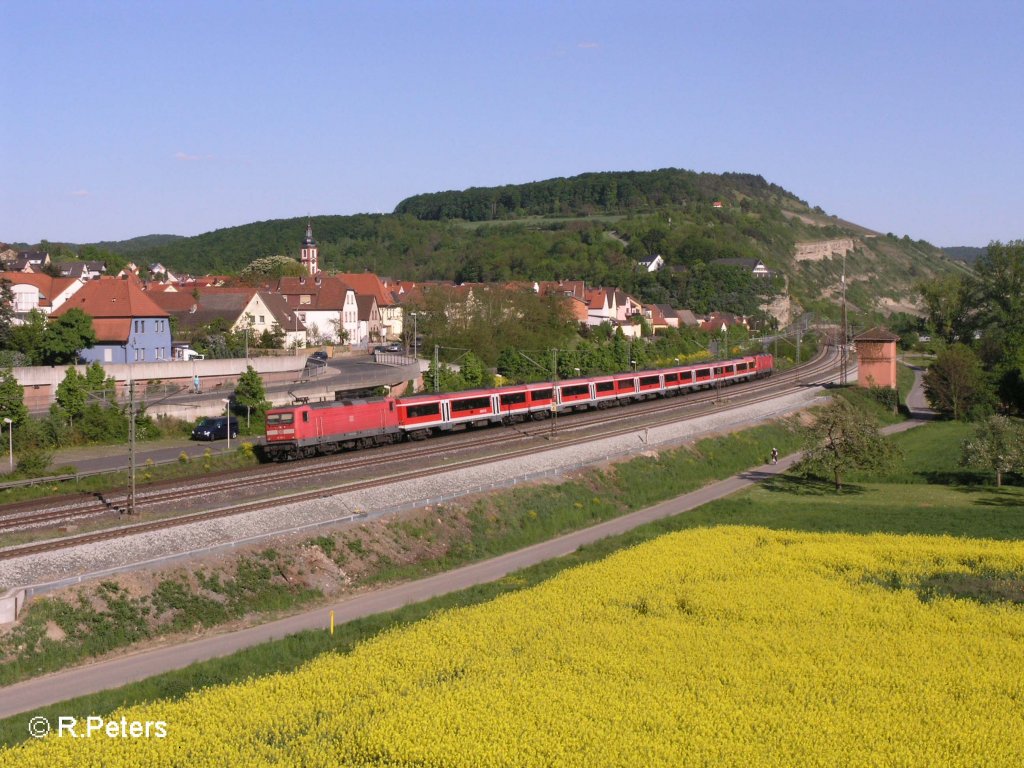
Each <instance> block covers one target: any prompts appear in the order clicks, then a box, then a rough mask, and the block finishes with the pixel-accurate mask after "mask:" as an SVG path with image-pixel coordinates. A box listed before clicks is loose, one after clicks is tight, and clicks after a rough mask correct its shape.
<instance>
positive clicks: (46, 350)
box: [39, 307, 96, 365]
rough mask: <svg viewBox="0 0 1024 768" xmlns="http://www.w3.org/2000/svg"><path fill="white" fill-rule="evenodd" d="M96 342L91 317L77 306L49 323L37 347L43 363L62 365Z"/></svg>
mask: <svg viewBox="0 0 1024 768" xmlns="http://www.w3.org/2000/svg"><path fill="white" fill-rule="evenodd" d="M95 344H96V332H95V331H94V330H93V328H92V318H91V317H89V315H87V314H85V312H83V311H82V310H80V309H78V308H77V307H75V308H73V309H69V310H68V311H67V312H66V313H64V314H63V315H61V316H60V317H59V318H57V320H56V321H54V322H52V323H50V325H49V326H48V327H47V329H46V333H44V334H43V337H42V341H41V344H40V348H39V353H40V356H41V358H42V364H43V365H64V364H65V363H74V362H76V361H77V360H78V357H79V352H81V350H83V349H89V348H91V347H93V346H95Z"/></svg>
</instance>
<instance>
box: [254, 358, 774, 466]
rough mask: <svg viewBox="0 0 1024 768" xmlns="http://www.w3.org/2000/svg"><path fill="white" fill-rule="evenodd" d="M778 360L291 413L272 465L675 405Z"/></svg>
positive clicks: (272, 428)
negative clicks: (672, 399) (561, 416)
mask: <svg viewBox="0 0 1024 768" xmlns="http://www.w3.org/2000/svg"><path fill="white" fill-rule="evenodd" d="M772 369H773V359H772V356H771V355H749V356H747V357H740V358H736V359H734V360H720V361H714V362H708V363H698V364H696V365H684V366H676V367H673V368H662V369H658V370H648V371H635V372H631V373H614V374H607V375H604V376H587V377H583V378H575V379H565V380H563V381H557V382H544V383H534V384H516V385H511V386H506V387H493V388H491V389H475V390H470V391H466V392H448V393H443V394H421V395H411V396H409V397H397V398H396V397H378V398H370V399H366V400H340V401H336V402H323V403H312V404H307V405H290V406H284V407H281V408H273V409H271V410H270V411H268V412H267V435H266V442H265V444H264V446H263V453H264V455H265V456H266V458H268V459H270V460H271V461H288V460H291V459H298V458H302V457H305V456H314V455H317V454H328V453H337V452H338V451H343V450H351V449H355V448H370V447H373V446H376V445H383V444H385V443H394V442H398V441H400V440H420V439H423V438H426V437H430V436H431V435H433V434H436V433H440V432H449V431H451V430H453V429H464V428H467V427H470V426H486V425H489V424H512V423H514V422H519V421H525V420H526V419H535V420H540V419H545V418H548V417H549V416H551V415H552V414H553V413H568V412H571V411H583V410H587V409H591V408H606V407H608V406H611V405H620V404H624V403H630V402H636V401H639V400H646V399H649V398H655V397H667V396H672V395H677V394H682V393H685V392H691V391H694V390H698V389H708V388H711V387H713V386H716V385H718V383H719V382H721V383H722V384H732V383H735V382H739V381H747V380H749V379H760V378H764V377H765V376H770V375H771V373H772Z"/></svg>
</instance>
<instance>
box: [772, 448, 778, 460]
mask: <svg viewBox="0 0 1024 768" xmlns="http://www.w3.org/2000/svg"><path fill="white" fill-rule="evenodd" d="M778 463H779V449H778V448H772V464H778Z"/></svg>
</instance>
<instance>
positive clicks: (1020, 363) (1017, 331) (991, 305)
mask: <svg viewBox="0 0 1024 768" xmlns="http://www.w3.org/2000/svg"><path fill="white" fill-rule="evenodd" d="M976 269H977V280H976V290H977V296H978V298H977V307H978V315H979V321H980V322H979V326H980V328H981V333H982V338H981V342H980V344H979V349H980V352H981V355H982V359H983V360H984V362H985V364H986V368H987V369H988V370H989V371H990V372H991V373H992V374H993V376H994V377H995V379H996V381H997V384H998V392H999V396H1000V399H1001V400H1002V401H1003V403H1004V404H1006V405H1007V406H1009V407H1010V408H1014V409H1016V410H1017V411H1019V412H1020V411H1024V240H1014V241H1012V242H1009V243H1006V244H1005V245H1004V244H1003V243H999V242H993V243H990V244H989V246H988V248H987V249H986V252H985V255H984V256H982V257H981V258H979V259H978V261H977V264H976Z"/></svg>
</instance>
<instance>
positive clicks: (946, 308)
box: [917, 275, 976, 344]
mask: <svg viewBox="0 0 1024 768" xmlns="http://www.w3.org/2000/svg"><path fill="white" fill-rule="evenodd" d="M917 290H918V293H920V294H921V298H922V299H923V300H924V305H925V310H926V311H927V313H928V323H929V325H930V326H931V328H932V330H933V331H934V332H935V333H936V334H937V335H939V336H941V337H942V338H943V339H945V340H946V343H947V344H953V343H955V342H957V341H960V342H963V341H966V340H967V339H970V337H971V331H972V328H971V319H972V315H973V314H974V312H973V309H974V307H975V306H976V305H975V303H974V301H973V299H972V293H973V291H972V286H971V283H970V281H968V280H967V279H966V278H965V277H963V276H961V275H949V276H947V277H937V278H935V279H934V280H926V281H923V282H921V283H920V284H919V285H918V286H917Z"/></svg>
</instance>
